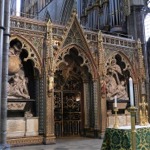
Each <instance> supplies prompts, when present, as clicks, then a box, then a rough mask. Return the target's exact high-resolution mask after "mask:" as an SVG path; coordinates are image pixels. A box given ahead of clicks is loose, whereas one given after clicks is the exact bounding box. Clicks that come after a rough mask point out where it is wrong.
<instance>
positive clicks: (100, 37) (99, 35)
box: [98, 30, 103, 42]
mask: <svg viewBox="0 0 150 150" xmlns="http://www.w3.org/2000/svg"><path fill="white" fill-rule="evenodd" d="M98 41H99V42H102V41H103V38H102V31H101V30H99V32H98Z"/></svg>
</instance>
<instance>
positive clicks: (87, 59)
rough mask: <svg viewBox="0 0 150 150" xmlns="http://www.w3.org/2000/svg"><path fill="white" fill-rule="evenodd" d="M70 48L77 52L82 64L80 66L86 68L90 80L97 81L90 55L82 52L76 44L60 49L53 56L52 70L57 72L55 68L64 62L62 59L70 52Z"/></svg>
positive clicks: (94, 65)
mask: <svg viewBox="0 0 150 150" xmlns="http://www.w3.org/2000/svg"><path fill="white" fill-rule="evenodd" d="M72 48H75V49H76V50H77V51H78V56H80V57H82V59H83V63H82V64H81V66H86V67H87V68H88V71H89V73H91V75H92V78H93V79H97V77H98V73H97V69H96V64H95V62H94V60H93V57H92V55H91V54H90V53H89V51H85V50H83V49H82V48H81V47H80V46H79V45H76V44H70V45H67V46H65V47H64V48H63V49H61V50H60V52H59V53H57V55H56V56H55V63H54V64H55V66H54V70H57V67H58V66H59V64H60V63H62V62H65V60H64V57H65V56H66V55H67V54H69V53H70V50H71V49H72Z"/></svg>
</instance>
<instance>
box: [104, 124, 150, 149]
mask: <svg viewBox="0 0 150 150" xmlns="http://www.w3.org/2000/svg"><path fill="white" fill-rule="evenodd" d="M117 149H118V150H132V148H131V129H114V128H107V129H106V131H105V137H104V140H103V144H102V148H101V150H117ZM149 149H150V128H147V127H144V128H138V129H136V150H149Z"/></svg>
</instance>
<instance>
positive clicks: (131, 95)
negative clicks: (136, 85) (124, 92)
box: [129, 77, 134, 106]
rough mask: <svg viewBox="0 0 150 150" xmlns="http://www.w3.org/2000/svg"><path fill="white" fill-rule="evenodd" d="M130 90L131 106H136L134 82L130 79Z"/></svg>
mask: <svg viewBox="0 0 150 150" xmlns="http://www.w3.org/2000/svg"><path fill="white" fill-rule="evenodd" d="M129 89H130V105H131V106H134V94H133V80H132V78H131V77H130V78H129Z"/></svg>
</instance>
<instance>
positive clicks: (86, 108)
mask: <svg viewBox="0 0 150 150" xmlns="http://www.w3.org/2000/svg"><path fill="white" fill-rule="evenodd" d="M83 87H84V114H85V115H84V128H85V129H87V128H89V98H90V94H89V84H88V81H84V83H83Z"/></svg>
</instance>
